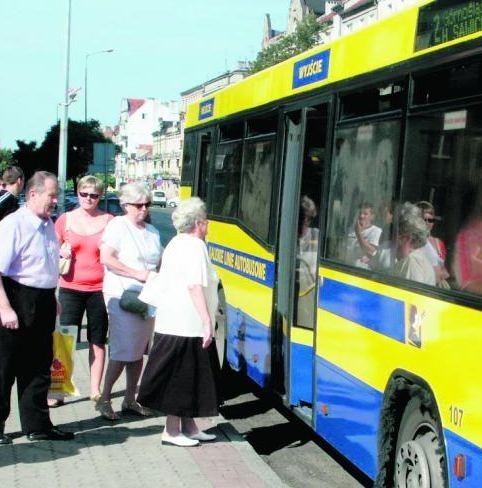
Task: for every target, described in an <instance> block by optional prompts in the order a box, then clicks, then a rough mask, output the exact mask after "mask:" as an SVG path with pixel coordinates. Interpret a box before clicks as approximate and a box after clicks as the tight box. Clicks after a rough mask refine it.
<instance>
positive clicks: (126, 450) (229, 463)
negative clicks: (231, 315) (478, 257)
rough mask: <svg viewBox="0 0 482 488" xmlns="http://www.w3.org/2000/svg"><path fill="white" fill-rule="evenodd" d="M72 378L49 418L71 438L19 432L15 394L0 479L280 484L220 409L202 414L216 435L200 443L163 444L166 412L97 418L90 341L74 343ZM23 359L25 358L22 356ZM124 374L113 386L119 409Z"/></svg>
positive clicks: (44, 483)
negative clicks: (75, 392)
mask: <svg viewBox="0 0 482 488" xmlns="http://www.w3.org/2000/svg"><path fill="white" fill-rule="evenodd" d="M77 349H78V350H77V351H76V356H75V367H74V368H75V371H74V381H75V384H76V385H77V388H78V389H79V391H80V392H81V396H80V397H69V398H67V403H66V404H65V405H64V406H62V407H59V408H56V409H51V410H50V414H51V418H52V422H53V423H54V425H56V426H59V427H60V428H62V429H64V430H69V431H73V432H75V433H76V437H75V440H73V441H56V442H53V441H38V442H30V441H28V440H27V439H26V437H25V436H23V435H22V434H21V432H20V423H19V418H18V409H17V399H16V395H15V394H14V391H15V387H14V389H13V390H12V412H11V414H10V418H9V419H8V420H7V423H6V426H5V432H6V433H9V434H11V435H12V437H13V444H12V445H4V446H0V486H2V487H7V486H12V487H13V486H14V487H15V488H24V487H25V488H27V487H28V488H30V487H31V486H40V487H43V488H56V487H62V488H64V487H68V488H71V487H76V488H77V487H84V486H85V487H89V488H92V487H97V486H101V487H103V488H110V487H112V488H114V487H115V488H123V487H126V488H132V487H139V488H141V487H144V486H148V487H151V486H160V487H169V488H171V487H194V486H195V487H196V488H204V487H206V488H207V487H216V488H217V487H219V488H221V487H226V488H238V487H249V488H258V487H283V486H286V485H285V484H284V483H283V482H282V481H281V480H280V478H278V476H277V475H276V474H275V473H274V472H273V471H272V470H271V468H270V467H269V466H268V465H267V464H266V463H264V461H263V460H262V459H261V458H260V457H259V456H258V455H257V454H256V452H255V451H254V450H253V448H252V447H251V446H250V445H249V444H248V442H246V441H245V440H244V439H243V438H242V437H241V436H240V435H239V434H238V433H237V432H236V431H235V430H234V428H233V427H232V426H231V425H230V424H229V423H228V422H227V421H226V420H225V419H224V418H223V417H221V416H218V417H214V418H209V419H200V420H199V422H198V425H199V426H200V427H201V428H202V429H203V430H208V431H209V432H210V433H215V434H216V435H217V440H216V441H215V442H212V443H205V444H202V445H201V446H199V447H191V448H182V447H174V446H162V445H161V432H162V428H163V426H164V424H165V417H150V418H145V417H138V416H131V415H124V416H123V417H122V419H121V420H120V421H117V422H110V421H108V420H104V419H102V418H101V417H100V416H99V415H98V413H97V412H96V411H95V410H94V403H93V402H92V401H91V400H89V367H88V347H87V343H86V342H82V343H80V344H78V345H77ZM26 360H28V359H26ZM123 379H124V375H122V377H121V379H119V381H118V384H117V385H116V389H115V390H114V398H113V402H112V403H113V406H114V410H120V406H121V402H122V397H123V390H124V388H125V383H124V382H123Z"/></svg>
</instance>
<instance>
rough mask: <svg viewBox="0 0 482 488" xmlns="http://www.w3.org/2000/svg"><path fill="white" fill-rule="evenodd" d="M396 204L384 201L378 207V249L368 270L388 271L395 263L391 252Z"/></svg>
mask: <svg viewBox="0 0 482 488" xmlns="http://www.w3.org/2000/svg"><path fill="white" fill-rule="evenodd" d="M395 206H396V202H395V201H394V200H390V201H388V202H387V201H385V202H383V203H382V204H381V205H380V211H379V213H380V215H381V216H382V218H383V221H382V222H381V228H382V233H381V235H380V240H379V242H378V249H377V251H376V253H375V255H374V256H373V257H372V259H371V261H370V268H371V269H375V270H378V271H384V270H389V269H391V268H392V265H393V263H394V261H395V255H394V252H393V247H394V246H393V213H394V211H395Z"/></svg>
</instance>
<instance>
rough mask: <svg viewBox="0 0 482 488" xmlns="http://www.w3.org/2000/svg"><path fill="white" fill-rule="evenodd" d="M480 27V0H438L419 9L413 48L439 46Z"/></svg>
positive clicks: (481, 9) (420, 48) (472, 32)
mask: <svg viewBox="0 0 482 488" xmlns="http://www.w3.org/2000/svg"><path fill="white" fill-rule="evenodd" d="M480 30H482V4H481V3H480V1H477V0H450V1H448V0H439V1H437V2H434V3H431V4H429V5H426V6H425V7H422V8H421V9H420V12H419V17H418V25H417V37H416V40H415V51H420V50H422V49H427V48H429V47H433V46H438V45H439V44H444V43H445V42H449V41H453V40H454V39H459V38H460V37H464V36H468V35H469V34H474V33H475V32H479V31H480Z"/></svg>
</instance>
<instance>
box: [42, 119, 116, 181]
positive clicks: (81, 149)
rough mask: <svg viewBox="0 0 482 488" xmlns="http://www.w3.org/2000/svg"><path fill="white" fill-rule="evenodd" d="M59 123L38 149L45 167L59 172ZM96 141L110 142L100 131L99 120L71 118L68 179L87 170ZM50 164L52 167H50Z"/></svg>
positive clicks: (53, 127)
mask: <svg viewBox="0 0 482 488" xmlns="http://www.w3.org/2000/svg"><path fill="white" fill-rule="evenodd" d="M59 133H60V127H59V124H58V123H57V124H55V125H53V126H52V127H51V128H50V130H49V131H48V132H47V134H46V135H45V139H44V141H43V142H42V145H41V146H40V147H39V149H38V156H39V157H40V158H41V160H42V161H44V162H45V163H46V167H45V169H46V170H47V171H52V173H57V169H58V154H59ZM94 142H110V140H108V139H106V137H104V135H103V134H102V132H101V131H100V124H99V122H98V121H97V120H89V121H88V122H78V121H76V120H69V127H68V148H67V179H70V178H73V179H75V178H77V177H78V176H79V175H82V174H85V173H86V172H87V169H88V166H89V164H91V163H92V162H93V159H94ZM49 166H50V167H49Z"/></svg>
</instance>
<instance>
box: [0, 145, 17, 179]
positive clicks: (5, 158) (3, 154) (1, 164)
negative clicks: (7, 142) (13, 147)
mask: <svg viewBox="0 0 482 488" xmlns="http://www.w3.org/2000/svg"><path fill="white" fill-rule="evenodd" d="M13 164H15V161H14V159H13V154H12V151H10V149H0V175H1V174H2V173H3V172H4V171H5V170H6V169H7V168H8V166H12V165H13Z"/></svg>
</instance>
